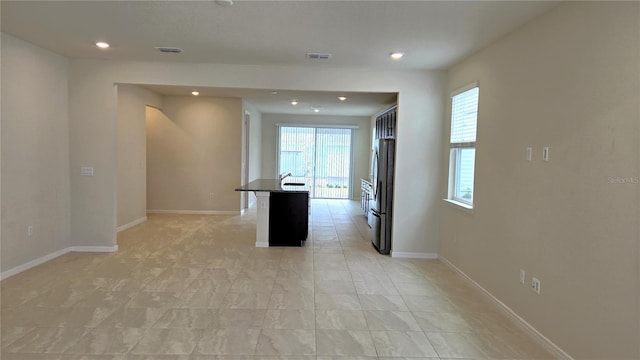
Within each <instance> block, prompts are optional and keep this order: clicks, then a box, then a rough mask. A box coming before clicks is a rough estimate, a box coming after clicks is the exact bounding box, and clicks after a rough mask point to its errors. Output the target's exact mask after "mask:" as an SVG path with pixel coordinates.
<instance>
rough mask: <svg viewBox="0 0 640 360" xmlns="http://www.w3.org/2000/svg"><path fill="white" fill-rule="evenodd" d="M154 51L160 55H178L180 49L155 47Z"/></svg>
mask: <svg viewBox="0 0 640 360" xmlns="http://www.w3.org/2000/svg"><path fill="white" fill-rule="evenodd" d="M156 50H158V51H160V52H162V53H171V54H180V53H181V52H182V49H180V48H177V47H172V46H156Z"/></svg>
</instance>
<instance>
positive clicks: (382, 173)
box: [370, 139, 396, 254]
mask: <svg viewBox="0 0 640 360" xmlns="http://www.w3.org/2000/svg"><path fill="white" fill-rule="evenodd" d="M376 141H377V144H376V146H375V148H374V152H375V155H374V157H373V162H374V163H373V182H372V185H373V201H372V202H371V211H370V215H371V242H372V243H373V246H374V247H375V248H376V250H378V252H379V253H381V254H389V253H390V252H391V220H392V215H393V214H392V209H393V174H394V165H395V161H394V160H395V145H396V143H395V140H394V139H377V140H376Z"/></svg>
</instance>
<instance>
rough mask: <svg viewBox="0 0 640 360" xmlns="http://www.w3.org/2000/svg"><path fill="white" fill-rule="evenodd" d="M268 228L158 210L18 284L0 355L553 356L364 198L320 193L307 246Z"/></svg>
mask: <svg viewBox="0 0 640 360" xmlns="http://www.w3.org/2000/svg"><path fill="white" fill-rule="evenodd" d="M255 223H256V214H255V210H250V211H248V212H247V213H246V214H244V215H242V216H232V215H224V216H223V215H211V216H205V215H149V217H148V221H147V222H145V223H143V224H140V225H138V226H135V227H133V228H130V229H127V230H125V231H122V232H120V233H119V234H118V246H119V251H118V252H117V253H101V254H90V253H69V254H66V255H63V256H61V257H59V258H56V259H54V260H51V261H49V262H47V263H45V264H42V265H40V266H38V267H35V268H33V269H30V270H28V271H25V272H23V273H20V274H18V275H15V276H13V277H11V278H8V279H5V280H4V281H2V282H1V283H0V284H1V290H2V292H1V296H2V301H1V302H0V304H1V308H0V309H1V318H0V321H1V325H2V326H1V327H0V330H1V333H2V345H1V346H2V353H1V356H0V359H3V360H4V359H8V360H63V359H64V360H151V359H153V360H163V359H167V360H168V359H171V360H225V359H234V360H245V359H246V360H267V359H268V360H275V359H290V360H294V359H295V360H312V359H313V360H334V359H341V360H347V359H349V360H373V359H394V360H399V359H414V360H416V359H551V358H552V355H551V354H550V353H548V352H547V351H546V350H545V349H544V348H542V347H541V346H540V345H538V344H537V343H536V342H535V341H533V340H532V339H531V338H530V337H528V336H527V335H526V334H525V333H523V332H522V331H521V330H519V329H518V328H517V327H516V326H515V325H514V324H512V323H511V322H510V321H509V319H507V318H506V317H505V316H503V315H502V314H501V313H499V312H498V311H497V309H496V308H494V307H493V305H492V304H491V303H489V302H488V301H487V300H486V299H485V298H484V297H483V295H482V294H479V293H478V292H477V291H475V289H473V288H471V287H469V285H467V283H466V282H465V281H464V280H463V279H462V278H460V277H459V276H458V275H457V274H456V273H454V272H453V271H451V270H450V269H449V268H448V267H447V266H445V265H444V264H442V263H440V262H439V261H437V260H415V259H394V258H391V257H389V256H383V255H380V254H378V253H377V252H376V251H375V250H374V249H373V247H372V246H371V244H370V241H369V233H370V229H369V227H368V226H367V223H366V218H365V217H364V215H363V214H362V213H361V210H360V208H359V203H358V202H355V201H342V200H337V201H334V200H313V201H312V207H311V219H310V232H309V239H308V240H307V242H306V243H305V245H304V246H303V247H297V248H293V247H286V248H283V247H277V248H266V249H264V248H256V247H255V246H254V245H255Z"/></svg>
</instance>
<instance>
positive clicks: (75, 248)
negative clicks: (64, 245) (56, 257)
mask: <svg viewBox="0 0 640 360" xmlns="http://www.w3.org/2000/svg"><path fill="white" fill-rule="evenodd" d="M69 249H71V250H70V251H72V252H116V251H118V245H113V246H72V247H70V248H69Z"/></svg>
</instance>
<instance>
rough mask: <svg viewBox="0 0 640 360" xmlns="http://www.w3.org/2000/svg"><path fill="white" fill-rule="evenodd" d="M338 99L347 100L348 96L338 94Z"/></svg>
mask: <svg viewBox="0 0 640 360" xmlns="http://www.w3.org/2000/svg"><path fill="white" fill-rule="evenodd" d="M338 100H340V101H345V100H347V97H346V96H338Z"/></svg>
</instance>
